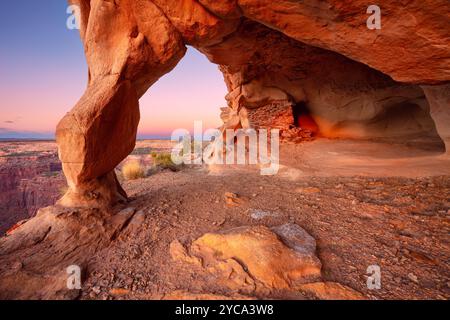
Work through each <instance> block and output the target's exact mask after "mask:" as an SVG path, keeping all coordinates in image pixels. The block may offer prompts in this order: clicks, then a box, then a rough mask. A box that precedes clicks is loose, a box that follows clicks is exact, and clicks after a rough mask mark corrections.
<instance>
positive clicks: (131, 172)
mask: <svg viewBox="0 0 450 320" xmlns="http://www.w3.org/2000/svg"><path fill="white" fill-rule="evenodd" d="M122 174H123V177H124V178H125V179H126V180H136V179H141V178H145V176H146V174H145V169H144V167H143V166H142V165H141V164H140V163H139V161H129V162H127V163H125V164H124V165H123V167H122Z"/></svg>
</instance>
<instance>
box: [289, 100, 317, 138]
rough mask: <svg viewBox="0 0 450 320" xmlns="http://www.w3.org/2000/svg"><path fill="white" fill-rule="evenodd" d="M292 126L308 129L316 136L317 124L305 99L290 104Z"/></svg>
mask: <svg viewBox="0 0 450 320" xmlns="http://www.w3.org/2000/svg"><path fill="white" fill-rule="evenodd" d="M292 116H293V118H294V119H293V127H294V128H301V129H303V130H308V131H310V132H311V133H312V135H313V136H318V135H319V134H320V132H319V126H318V125H317V123H316V121H315V120H314V118H313V116H312V115H311V111H310V110H309V108H308V106H307V104H306V102H305V101H300V102H297V103H295V104H293V105H292Z"/></svg>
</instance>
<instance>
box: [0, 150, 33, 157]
mask: <svg viewBox="0 0 450 320" xmlns="http://www.w3.org/2000/svg"><path fill="white" fill-rule="evenodd" d="M39 154H41V152H39V151H24V152H13V153H9V154H6V155H3V156H2V157H4V158H13V157H34V156H38V155H39Z"/></svg>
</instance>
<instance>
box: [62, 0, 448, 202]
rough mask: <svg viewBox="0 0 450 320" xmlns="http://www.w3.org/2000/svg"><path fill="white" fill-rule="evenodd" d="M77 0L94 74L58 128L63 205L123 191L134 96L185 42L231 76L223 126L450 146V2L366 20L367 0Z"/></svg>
mask: <svg viewBox="0 0 450 320" xmlns="http://www.w3.org/2000/svg"><path fill="white" fill-rule="evenodd" d="M70 2H71V3H72V4H75V5H78V6H79V7H80V10H81V23H80V24H81V30H80V33H81V38H82V40H83V43H84V46H85V53H86V58H87V62H88V66H89V84H88V88H87V89H86V92H85V94H84V95H83V97H82V98H81V99H80V101H79V102H78V104H77V105H76V106H75V107H74V108H73V109H72V110H71V111H70V112H69V113H68V114H67V115H66V116H65V117H64V118H63V119H62V120H61V122H60V123H59V125H58V128H57V142H58V145H59V154H60V158H61V161H62V163H63V169H64V173H65V175H66V178H67V181H68V184H69V191H68V193H67V194H66V195H65V196H64V197H63V199H61V200H60V204H61V205H64V206H88V207H92V206H105V205H111V204H114V203H116V202H118V201H120V200H125V198H126V194H125V192H124V191H123V189H122V188H121V186H120V184H119V183H118V181H117V178H116V177H115V174H114V168H115V167H116V166H117V165H118V164H119V163H120V162H121V161H122V160H123V159H124V158H125V157H126V156H127V155H128V154H129V153H130V152H131V151H132V150H133V148H134V145H135V140H136V130H137V125H138V122H139V102H138V101H139V98H140V97H142V95H143V94H144V93H145V92H146V91H147V89H148V88H149V87H150V86H151V85H152V84H154V83H155V82H156V81H157V80H158V79H159V78H160V77H161V76H162V75H164V74H166V73H168V72H170V71H171V70H172V69H173V68H174V67H175V66H176V64H177V63H178V62H179V61H180V60H181V59H182V57H183V55H184V54H185V51H186V45H190V46H193V47H195V48H197V49H198V50H199V51H201V52H202V53H203V54H205V55H206V56H207V58H208V59H209V60H210V61H211V62H212V63H215V64H217V65H219V67H220V70H221V71H222V73H223V76H224V79H225V82H226V85H227V87H228V95H227V96H226V100H227V103H228V106H227V107H225V108H223V109H222V119H223V122H224V124H223V128H224V129H226V128H239V127H244V128H246V127H254V128H261V127H276V128H280V129H282V130H284V131H286V132H288V131H289V130H292V129H293V128H296V127H298V125H299V122H303V123H304V124H305V126H307V127H309V128H308V129H310V130H312V131H313V132H314V134H320V135H322V136H325V137H350V138H373V137H393V136H395V137H399V136H408V135H414V134H415V135H423V136H437V135H439V136H440V137H441V139H442V140H443V141H444V143H445V145H446V148H447V154H448V150H449V149H450V140H449V139H450V129H449V123H450V118H449V117H450V107H449V104H450V103H449V99H450V86H449V85H448V81H449V80H450V53H449V51H450V50H449V47H448V38H449V36H450V35H449V33H450V28H449V14H450V9H449V7H448V3H447V1H446V0H441V1H436V2H434V3H433V5H431V4H430V5H429V6H433V8H430V10H422V6H423V2H422V1H412V2H409V4H408V6H407V7H406V8H404V7H403V6H400V5H398V2H396V1H387V0H386V1H383V12H384V14H383V28H382V29H381V30H369V29H368V28H367V27H366V20H367V14H366V10H365V9H366V4H365V3H364V2H363V1H351V2H350V1H307V2H304V1H291V0H284V1H277V2H273V1H269V0H258V1H257V0H226V1H210V0H199V1H194V0H182V1H179V0H169V1H167V0H164V1H163V0H151V1H150V0H133V1H131V0H120V1H101V0H71V1H70ZM406 13H407V14H406ZM421 21H426V22H427V23H426V24H425V23H420V22H421ZM412 30H413V31H412ZM299 106H300V107H301V108H300V109H299V108H298V107H299ZM299 110H302V111H300V113H301V112H303V114H300V115H299V114H298V113H299ZM298 117H300V120H299V119H298ZM296 134H297V133H296V132H295V131H294V136H295V135H296ZM287 136H288V137H292V133H290V134H289V133H288V134H287Z"/></svg>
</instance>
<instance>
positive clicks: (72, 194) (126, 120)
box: [56, 75, 140, 207]
mask: <svg viewBox="0 0 450 320" xmlns="http://www.w3.org/2000/svg"><path fill="white" fill-rule="evenodd" d="M139 118H140V114H139V102H138V97H137V94H136V90H135V89H134V87H133V86H132V84H131V83H130V81H119V77H118V76H113V75H111V76H107V77H104V78H100V79H97V80H96V81H94V82H92V83H90V85H89V87H88V88H87V90H86V92H85V93H84V95H83V97H82V98H81V99H80V101H79V102H78V103H77V105H76V106H75V107H74V108H73V109H72V110H71V111H70V112H69V113H68V114H66V116H65V117H64V118H63V119H62V120H61V121H60V123H59V124H58V126H57V130H56V140H57V144H58V148H59V157H60V159H61V162H62V164H63V171H64V174H65V176H66V178H67V183H68V186H69V189H68V191H67V193H66V194H65V195H64V197H63V198H62V199H61V200H60V201H59V202H58V204H60V205H63V206H69V207H71V206H76V207H80V206H81V207H103V206H109V205H113V204H115V203H117V202H119V201H124V200H126V198H127V195H126V193H125V191H124V190H123V189H122V187H121V186H120V184H119V182H118V180H117V177H116V174H115V172H114V169H115V167H116V166H117V165H118V164H119V163H120V162H121V161H122V160H123V159H125V158H126V157H127V156H128V155H129V154H130V153H131V152H132V151H133V149H134V147H135V143H136V133H137V127H138V123H139Z"/></svg>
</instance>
